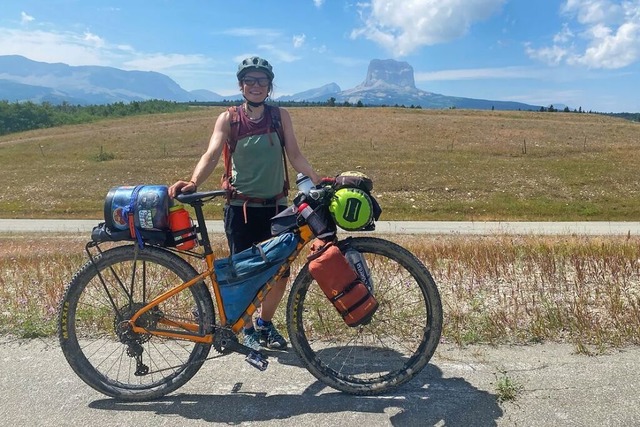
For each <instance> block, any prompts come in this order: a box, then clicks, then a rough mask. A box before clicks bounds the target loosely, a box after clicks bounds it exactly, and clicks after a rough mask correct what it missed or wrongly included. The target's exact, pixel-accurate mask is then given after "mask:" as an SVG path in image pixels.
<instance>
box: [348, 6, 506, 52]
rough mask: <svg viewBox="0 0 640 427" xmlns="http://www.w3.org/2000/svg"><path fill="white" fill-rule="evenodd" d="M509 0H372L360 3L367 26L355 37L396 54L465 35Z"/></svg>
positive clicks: (362, 17)
mask: <svg viewBox="0 0 640 427" xmlns="http://www.w3.org/2000/svg"><path fill="white" fill-rule="evenodd" d="M504 2H505V0H371V1H370V2H368V3H360V4H359V6H360V17H361V19H362V20H363V22H364V26H363V27H360V28H357V29H354V30H353V31H352V33H351V37H352V38H358V37H364V38H367V39H369V40H371V41H373V42H375V43H377V44H379V45H381V46H383V47H385V48H386V49H387V50H389V52H391V53H392V54H393V55H395V56H396V57H400V56H405V55H408V54H410V53H412V52H414V51H415V50H417V49H419V48H420V47H422V46H428V45H434V44H438V43H444V42H448V41H451V40H454V39H457V38H459V37H462V36H463V35H465V34H466V33H467V32H468V30H469V28H470V27H471V25H472V24H473V23H475V22H477V21H481V20H483V19H486V18H488V17H489V16H491V15H492V14H493V13H494V12H496V11H497V10H498V8H499V7H500V6H501V5H502V4H503V3H504Z"/></svg>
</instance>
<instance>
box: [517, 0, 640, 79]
mask: <svg viewBox="0 0 640 427" xmlns="http://www.w3.org/2000/svg"><path fill="white" fill-rule="evenodd" d="M562 12H563V14H565V15H566V16H567V17H568V18H569V19H571V20H572V22H571V23H565V24H564V25H563V28H562V30H561V31H560V32H559V33H558V34H556V36H555V37H554V44H553V45H552V46H544V47H540V48H533V47H532V46H531V44H528V45H527V46H526V48H525V50H526V52H527V54H528V55H529V56H530V57H531V58H534V59H537V60H540V61H542V62H544V63H547V64H550V65H560V64H562V63H566V64H569V65H576V66H586V67H589V68H603V69H616V68H623V67H626V66H629V65H631V64H633V63H635V62H637V61H639V60H640V0H616V1H614V0H567V1H566V3H565V4H564V6H563V7H562ZM571 27H574V28H571Z"/></svg>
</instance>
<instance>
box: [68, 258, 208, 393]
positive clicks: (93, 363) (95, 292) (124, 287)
mask: <svg viewBox="0 0 640 427" xmlns="http://www.w3.org/2000/svg"><path fill="white" fill-rule="evenodd" d="M196 275H197V273H196V271H195V269H194V268H193V267H192V266H191V265H190V264H189V263H187V262H186V261H185V260H183V259H182V258H180V257H179V256H177V255H176V254H173V253H171V252H169V251H167V250H163V249H159V248H154V247H144V249H142V250H138V249H137V247H135V246H119V247H115V248H112V249H109V250H107V251H104V252H102V253H101V254H100V255H98V256H96V257H94V258H93V261H89V262H87V263H86V264H85V265H84V266H83V267H82V269H81V270H80V271H78V273H76V274H75V276H74V277H73V279H72V280H71V282H70V283H69V285H68V286H67V288H66V290H65V293H64V297H63V299H62V301H61V303H60V313H59V319H58V335H59V339H60V345H61V347H62V352H63V353H64V356H65V357H66V359H67V361H68V362H69V365H71V368H72V369H73V370H74V371H75V373H76V374H77V375H78V376H79V377H80V378H82V380H84V381H85V382H86V383H87V384H89V385H90V386H91V387H93V388H94V389H96V390H97V391H99V392H101V393H103V394H106V395H107V396H112V397H115V398H118V399H122V400H131V401H139V400H148V399H154V398H158V397H160V396H163V395H165V394H167V393H170V392H171V391H174V390H176V389H177V388H179V387H180V386H182V385H183V384H185V383H186V382H187V381H189V379H190V378H191V377H193V376H194V375H195V374H196V372H197V371H198V369H199V368H200V366H202V363H203V362H204V360H205V359H206V358H207V355H208V354H209V349H210V347H211V346H210V345H207V344H196V343H193V342H191V341H184V340H176V339H167V338H160V337H158V336H155V335H152V334H151V333H135V332H133V331H132V330H131V329H130V328H128V320H129V319H130V318H131V317H132V316H133V315H134V314H135V313H136V312H137V311H138V310H140V309H141V308H142V307H144V306H145V305H147V304H148V302H149V301H151V300H153V299H154V298H155V297H157V296H159V295H160V294H162V293H164V292H165V291H167V290H169V289H170V288H172V287H174V286H176V285H179V284H180V283H182V282H185V281H187V280H189V279H191V278H193V277H194V276H196ZM213 316H214V313H213V303H212V301H211V295H210V293H209V290H208V289H207V287H206V286H205V284H204V283H203V282H199V283H196V284H195V285H193V286H191V287H190V288H189V289H188V290H185V291H182V292H180V293H178V294H176V295H174V296H172V297H170V298H169V299H167V300H165V301H164V302H162V303H160V304H158V306H156V307H153V308H152V309H151V310H149V311H147V312H146V313H144V314H143V315H142V316H141V317H140V318H138V320H137V321H136V322H137V324H138V325H141V326H143V327H145V328H147V329H149V330H152V329H156V328H164V329H167V327H169V328H170V327H171V326H167V325H174V326H173V327H175V325H180V324H181V323H180V322H183V323H184V322H189V323H191V324H195V325H197V329H198V331H197V332H198V333H199V334H204V333H207V332H209V331H210V329H211V327H212V326H211V325H213V321H214V320H213V319H214V317H213ZM182 331H184V330H182ZM193 332H195V331H193Z"/></svg>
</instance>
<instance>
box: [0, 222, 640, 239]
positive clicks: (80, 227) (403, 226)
mask: <svg viewBox="0 0 640 427" xmlns="http://www.w3.org/2000/svg"><path fill="white" fill-rule="evenodd" d="M99 222H100V220H98V219H94V220H64V219H0V232H87V233H90V232H91V229H92V228H93V227H94V226H95V225H97V224H98V223H99ZM207 229H208V230H209V231H210V232H212V233H222V232H224V228H223V226H222V221H207ZM375 233H379V234H385V233H386V234H389V233H391V234H393V233H395V234H496V233H498V234H546V235H563V234H585V235H589V234H591V235H616V234H618V235H636V236H637V235H640V222H607V221H593V222H588V221H578V222H526V221H523V222H491V221H379V222H377V223H376V231H375Z"/></svg>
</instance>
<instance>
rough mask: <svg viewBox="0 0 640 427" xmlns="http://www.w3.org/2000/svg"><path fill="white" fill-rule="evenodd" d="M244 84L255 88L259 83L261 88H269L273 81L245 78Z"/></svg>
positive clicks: (262, 78) (260, 78)
mask: <svg viewBox="0 0 640 427" xmlns="http://www.w3.org/2000/svg"><path fill="white" fill-rule="evenodd" d="M242 83H244V84H246V85H247V86H255V84H256V83H258V84H259V85H260V87H267V86H269V83H271V80H269V78H268V77H258V78H256V77H245V78H243V79H242Z"/></svg>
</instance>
